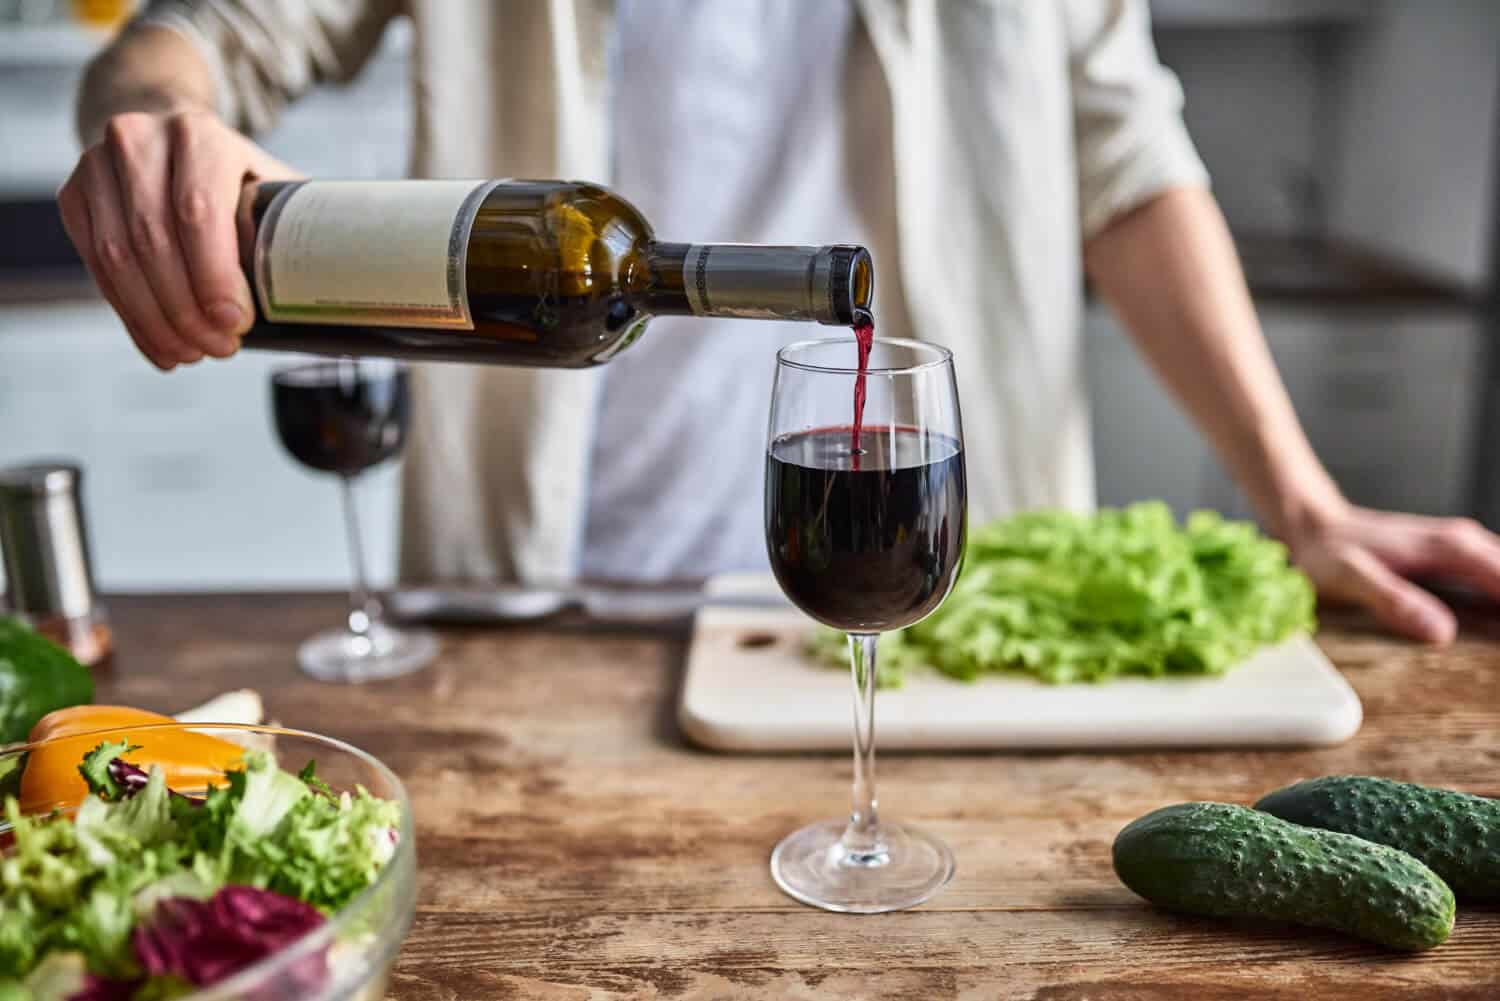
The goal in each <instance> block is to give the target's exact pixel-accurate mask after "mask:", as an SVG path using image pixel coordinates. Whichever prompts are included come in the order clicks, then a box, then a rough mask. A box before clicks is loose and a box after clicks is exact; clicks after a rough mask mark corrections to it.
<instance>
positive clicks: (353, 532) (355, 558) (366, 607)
mask: <svg viewBox="0 0 1500 1001" xmlns="http://www.w3.org/2000/svg"><path fill="white" fill-rule="evenodd" d="M339 481H340V483H341V484H342V490H341V493H342V495H343V498H344V528H345V529H346V530H347V531H348V533H349V563H350V565H351V566H352V568H353V570H354V586H353V588H352V590H351V591H350V593H349V631H350V632H352V633H354V634H355V635H356V636H364V635H366V634H368V633H369V631H370V626H371V625H373V624H374V623H376V622H378V621H379V620H380V602H379V601H378V600H377V599H376V597H375V595H374V594H373V593H371V591H370V588H369V584H368V582H367V579H366V577H365V551H364V545H363V544H362V543H361V542H360V534H359V515H358V514H357V513H356V512H355V504H354V477H352V476H341V477H340V478H339Z"/></svg>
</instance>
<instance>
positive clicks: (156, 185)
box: [104, 114, 239, 357]
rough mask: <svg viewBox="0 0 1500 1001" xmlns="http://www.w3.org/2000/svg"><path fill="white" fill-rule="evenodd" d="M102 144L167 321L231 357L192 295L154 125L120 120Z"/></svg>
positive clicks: (139, 257) (204, 347)
mask: <svg viewBox="0 0 1500 1001" xmlns="http://www.w3.org/2000/svg"><path fill="white" fill-rule="evenodd" d="M104 145H105V148H106V149H107V150H108V152H109V159H110V165H111V167H112V168H113V169H114V173H115V181H116V183H117V184H118V186H119V191H120V201H121V204H120V210H121V213H122V215H123V217H124V219H125V221H126V229H127V232H128V233H129V235H130V242H131V246H132V247H133V248H134V251H135V259H136V263H137V265H138V267H139V269H140V272H141V274H142V275H144V277H145V280H146V282H147V283H148V284H149V285H150V286H151V290H152V293H153V294H154V296H155V299H156V301H157V303H158V304H159V305H160V307H161V310H162V315H163V316H164V318H165V319H166V322H167V323H168V324H169V325H170V326H171V328H172V330H173V332H174V333H176V335H177V336H178V337H179V338H180V339H182V340H183V341H186V342H187V343H189V344H191V345H192V346H194V347H196V348H198V349H199V350H200V351H202V352H204V353H206V354H210V355H215V356H218V357H224V356H227V355H230V354H233V353H234V351H235V349H236V348H237V347H238V346H239V345H238V343H237V342H236V341H235V340H234V338H232V337H230V336H229V335H228V334H225V333H221V332H220V331H218V330H216V329H215V325H214V324H213V323H211V322H210V320H209V319H208V317H207V316H205V315H204V312H203V311H202V310H201V309H200V308H199V307H198V300H197V298H196V297H195V296H194V295H193V290H192V286H191V277H190V275H189V273H188V266H187V262H186V261H184V260H183V255H182V249H181V247H180V246H179V244H178V240H177V228H176V226H175V224H174V219H173V215H172V207H171V183H172V180H171V152H170V150H169V149H168V148H167V145H166V142H165V139H164V137H163V136H162V135H161V131H160V128H159V126H158V124H157V122H156V120H155V119H154V118H152V117H151V116H149V115H143V114H142V115H118V116H116V117H115V118H113V119H111V120H110V122H109V126H108V127H107V128H106V130H105V142H104Z"/></svg>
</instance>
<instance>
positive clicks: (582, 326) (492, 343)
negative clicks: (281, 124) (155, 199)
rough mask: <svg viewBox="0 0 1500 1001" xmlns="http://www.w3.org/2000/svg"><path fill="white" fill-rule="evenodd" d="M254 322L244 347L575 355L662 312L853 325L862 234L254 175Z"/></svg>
mask: <svg viewBox="0 0 1500 1001" xmlns="http://www.w3.org/2000/svg"><path fill="white" fill-rule="evenodd" d="M238 224H239V226H240V246H241V248H242V249H243V252H244V255H245V260H244V264H245V270H246V273H247V275H248V277H249V278H250V283H251V286H252V288H253V289H254V291H255V299H256V313H257V316H256V323H255V326H254V328H253V329H252V330H251V331H250V333H249V334H247V335H246V337H245V340H244V345H245V347H250V348H267V349H273V350H286V351H309V352H315V353H322V354H340V355H384V356H392V357H404V358H423V359H433V360H453V361H466V362H488V363H493V364H500V365H538V366H550V367H557V368H581V367H585V366H589V365H598V364H601V363H603V362H606V361H608V360H609V359H610V358H612V357H614V356H615V355H616V354H618V353H619V352H620V351H621V350H623V349H625V348H626V347H628V346H629V345H630V344H631V343H632V342H633V341H634V340H635V339H636V338H638V337H639V336H640V335H641V333H642V331H643V330H644V329H645V327H646V323H647V321H648V320H649V319H650V318H651V317H652V316H660V315H667V314H679V315H695V316H720V317H742V318H746V319H768V320H804V321H810V322H816V323H824V324H839V325H844V326H848V325H850V324H853V323H854V322H855V321H856V319H857V318H858V317H859V316H860V315H864V314H865V313H867V311H868V310H869V307H870V299H871V296H872V293H873V287H874V281H875V274H874V268H873V265H872V263H871V260H870V254H869V252H868V251H867V250H865V249H864V248H862V247H855V246H845V245H839V246H823V247H782V246H760V245H750V244H722V243H695V244H688V243H664V242H659V241H658V240H657V239H656V237H655V235H654V234H653V233H652V230H651V225H650V224H649V223H648V222H647V221H646V220H645V218H644V217H642V215H641V214H640V213H639V212H638V211H636V209H635V208H634V207H633V206H632V205H631V204H630V203H629V202H627V201H625V199H623V198H621V197H620V196H618V195H616V194H614V193H613V192H611V191H609V190H607V189H605V188H602V187H599V186H597V185H594V184H587V183H580V182H573V181H296V182H272V181H266V182H260V183H254V184H250V185H247V186H246V189H245V192H244V196H243V197H242V199H241V204H240V212H239V218H238Z"/></svg>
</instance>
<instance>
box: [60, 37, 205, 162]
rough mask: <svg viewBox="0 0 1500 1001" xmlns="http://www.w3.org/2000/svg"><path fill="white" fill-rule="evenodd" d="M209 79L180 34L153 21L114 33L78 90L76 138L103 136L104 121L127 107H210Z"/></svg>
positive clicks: (89, 141)
mask: <svg viewBox="0 0 1500 1001" xmlns="http://www.w3.org/2000/svg"><path fill="white" fill-rule="evenodd" d="M215 99H216V93H215V87H214V78H213V74H212V72H211V71H210V70H209V67H208V64H207V63H205V62H204V61H203V57H202V56H201V55H199V54H198V51H197V49H196V48H195V47H194V46H193V44H192V43H191V42H189V41H188V40H187V39H186V38H184V37H183V36H182V35H180V34H178V33H177V32H175V31H172V30H171V29H169V28H162V27H158V26H156V25H150V24H144V25H137V26H135V27H133V28H131V29H129V30H127V31H124V32H122V33H121V34H120V36H119V38H117V39H116V40H115V41H114V42H113V43H112V44H111V45H109V47H107V48H106V49H105V50H104V51H103V52H101V53H100V54H99V56H98V57H97V58H96V59H95V60H94V61H93V62H92V63H90V64H89V67H88V69H87V70H86V71H85V73H84V75H83V83H82V84H81V85H80V87H79V91H78V108H77V124H78V137H79V139H81V140H82V142H83V146H84V148H85V149H87V148H88V147H90V146H92V145H94V144H95V143H97V142H98V141H99V140H101V139H103V138H104V125H105V123H106V122H108V121H109V120H110V119H111V118H113V117H114V116H115V115H119V114H125V113H127V112H132V111H145V112H150V113H153V114H169V113H171V112H173V111H186V110H193V111H203V112H208V113H210V114H212V113H213V111H214V102H215Z"/></svg>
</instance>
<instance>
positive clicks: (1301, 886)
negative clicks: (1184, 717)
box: [1114, 803, 1454, 951]
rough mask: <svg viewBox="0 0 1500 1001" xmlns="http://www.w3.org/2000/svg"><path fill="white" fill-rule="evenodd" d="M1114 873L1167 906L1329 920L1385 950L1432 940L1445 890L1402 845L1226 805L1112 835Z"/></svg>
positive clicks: (1183, 809) (1186, 810) (1161, 813)
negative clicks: (1297, 822) (1396, 845)
mask: <svg viewBox="0 0 1500 1001" xmlns="http://www.w3.org/2000/svg"><path fill="white" fill-rule="evenodd" d="M1114 864H1115V873H1116V874H1117V875H1118V876H1119V877H1120V880H1121V881H1122V882H1123V883H1124V884H1125V885H1126V886H1128V887H1130V889H1132V890H1134V891H1135V892H1136V893H1138V894H1140V895H1141V896H1142V897H1145V898H1146V899H1147V900H1149V901H1151V902H1152V903H1154V904H1157V905H1158V906H1161V907H1165V908H1168V909H1170V910H1177V911H1187V912H1190V913H1193V914H1207V915H1212V916H1215V917H1245V918H1267V919H1270V920H1274V921H1289V922H1293V923H1295V924H1301V925H1312V926H1315V927H1319V928H1331V929H1333V930H1335V931H1341V932H1344V933H1346V934H1349V935H1353V936H1355V937H1357V938H1362V939H1366V940H1368V941H1371V942H1376V943H1379V944H1380V945H1384V946H1387V947H1389V948H1392V949H1403V950H1411V951H1417V950H1421V949H1430V948H1432V947H1433V946H1435V945H1441V944H1442V943H1443V942H1444V941H1445V940H1446V939H1447V938H1448V933H1449V932H1450V931H1452V929H1453V909H1454V902H1453V891H1451V890H1450V889H1449V888H1448V885H1447V884H1446V883H1444V882H1443V881H1442V879H1441V878H1439V877H1438V875H1437V874H1436V873H1434V872H1433V871H1432V870H1431V869H1429V868H1427V867H1426V866H1425V865H1423V864H1422V863H1421V862H1419V861H1417V860H1416V859H1414V858H1412V857H1411V856H1410V855H1407V854H1406V853H1405V852H1401V851H1398V850H1396V849H1394V848H1387V847H1386V846H1384V845H1377V844H1374V843H1373V842H1370V841H1366V840H1364V839H1362V838H1357V837H1354V836H1353V835H1350V834H1339V833H1336V832H1333V831H1321V830H1316V829H1313V828H1306V827H1298V826H1297V825H1296V824H1290V823H1287V822H1286V821H1284V820H1280V819H1278V818H1276V817H1273V816H1271V815H1270V814H1268V813H1261V812H1258V811H1256V810H1251V809H1249V808H1247V807H1243V806H1234V805H1231V804H1229V803H1181V804H1178V805H1176V806H1168V807H1164V808H1163V809H1160V810H1157V811H1155V812H1154V813H1149V814H1147V815H1146V816H1144V817H1142V818H1140V819H1139V820H1136V821H1134V822H1132V823H1131V824H1129V825H1128V826H1127V827H1126V828H1125V829H1124V830H1122V831H1121V832H1120V833H1119V835H1118V836H1117V837H1116V838H1115V844H1114Z"/></svg>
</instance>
